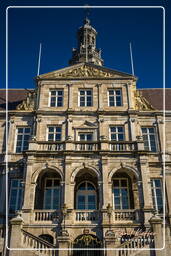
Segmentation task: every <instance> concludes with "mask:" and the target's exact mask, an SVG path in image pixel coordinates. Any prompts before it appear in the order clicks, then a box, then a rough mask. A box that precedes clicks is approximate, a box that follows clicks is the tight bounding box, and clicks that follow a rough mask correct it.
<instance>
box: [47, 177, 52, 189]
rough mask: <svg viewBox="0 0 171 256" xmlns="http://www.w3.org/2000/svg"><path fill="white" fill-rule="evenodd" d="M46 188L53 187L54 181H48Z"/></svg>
mask: <svg viewBox="0 0 171 256" xmlns="http://www.w3.org/2000/svg"><path fill="white" fill-rule="evenodd" d="M46 187H52V180H50V179H49V180H46Z"/></svg>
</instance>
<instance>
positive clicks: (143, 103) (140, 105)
mask: <svg viewBox="0 0 171 256" xmlns="http://www.w3.org/2000/svg"><path fill="white" fill-rule="evenodd" d="M135 109H136V110H142V111H146V110H155V108H154V107H153V106H152V105H151V104H150V103H149V102H148V101H147V100H146V99H145V98H144V97H143V96H142V93H141V92H140V91H136V92H135Z"/></svg>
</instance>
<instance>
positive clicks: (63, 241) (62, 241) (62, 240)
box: [58, 235, 71, 256]
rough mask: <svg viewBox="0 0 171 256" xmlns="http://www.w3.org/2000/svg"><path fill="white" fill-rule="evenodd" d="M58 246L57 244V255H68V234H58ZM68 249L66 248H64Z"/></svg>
mask: <svg viewBox="0 0 171 256" xmlns="http://www.w3.org/2000/svg"><path fill="white" fill-rule="evenodd" d="M58 246H59V249H60V250H59V255H60V256H69V255H70V253H71V252H70V250H69V248H70V247H71V245H70V238H69V236H65V235H62V236H58ZM65 249H68V250H65Z"/></svg>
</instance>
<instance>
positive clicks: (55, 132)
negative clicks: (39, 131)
mask: <svg viewBox="0 0 171 256" xmlns="http://www.w3.org/2000/svg"><path fill="white" fill-rule="evenodd" d="M61 134H62V128H61V127H60V126H49V127H48V141H60V140H61Z"/></svg>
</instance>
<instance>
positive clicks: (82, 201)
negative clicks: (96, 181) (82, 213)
mask: <svg viewBox="0 0 171 256" xmlns="http://www.w3.org/2000/svg"><path fill="white" fill-rule="evenodd" d="M78 209H80V210H84V209H85V196H82V195H79V196H78Z"/></svg>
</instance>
